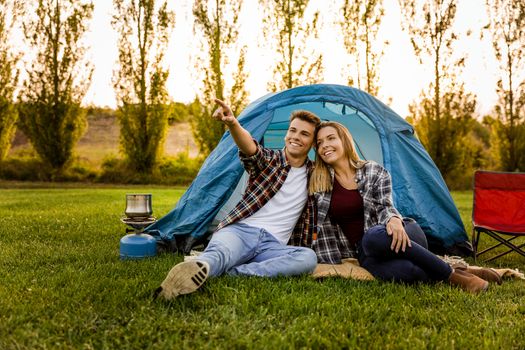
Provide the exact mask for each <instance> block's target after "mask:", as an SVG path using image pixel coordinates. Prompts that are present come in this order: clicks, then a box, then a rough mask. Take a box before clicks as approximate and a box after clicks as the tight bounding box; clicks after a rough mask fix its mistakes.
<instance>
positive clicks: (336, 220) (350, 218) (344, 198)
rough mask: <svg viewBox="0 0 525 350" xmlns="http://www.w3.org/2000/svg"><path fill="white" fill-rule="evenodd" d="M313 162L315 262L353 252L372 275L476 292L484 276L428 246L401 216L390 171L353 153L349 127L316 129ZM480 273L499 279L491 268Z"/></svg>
mask: <svg viewBox="0 0 525 350" xmlns="http://www.w3.org/2000/svg"><path fill="white" fill-rule="evenodd" d="M315 148H316V164H315V169H314V171H313V173H312V177H311V179H310V185H309V190H310V193H312V194H314V195H315V197H316V202H317V209H318V215H317V217H318V230H319V232H318V237H317V240H316V241H315V242H314V243H313V249H314V250H315V252H316V253H317V257H318V261H319V262H320V263H328V264H340V263H341V259H343V258H349V257H357V259H358V261H359V264H360V265H361V266H362V267H364V268H365V269H367V270H368V271H369V272H370V273H371V274H372V275H373V276H374V277H376V278H378V279H382V280H393V281H396V282H405V283H413V282H431V281H449V282H450V283H451V284H454V285H459V286H460V287H462V288H463V289H465V290H467V291H469V292H472V293H477V292H480V291H484V290H486V289H487V287H488V282H487V281H486V280H484V279H482V278H480V277H478V276H475V275H474V274H472V273H471V272H474V271H472V270H471V271H463V270H458V269H456V270H454V269H452V268H451V267H450V266H449V265H448V264H446V263H445V262H443V261H442V260H441V259H440V258H438V257H437V256H436V255H434V254H433V253H432V252H430V251H429V250H428V249H427V241H426V238H425V235H424V233H423V231H422V230H421V228H420V227H419V225H418V224H417V223H416V222H415V221H413V220H411V219H404V220H403V219H402V216H401V215H400V214H399V212H398V211H397V210H396V208H395V207H394V205H393V201H392V186H391V180H390V175H389V174H388V172H387V171H386V170H385V169H384V168H383V167H382V166H381V165H379V164H377V163H375V162H372V161H363V160H361V159H360V158H359V156H358V155H357V152H356V150H355V148H354V143H353V140H352V136H351V135H350V133H349V131H348V130H347V129H346V128H345V127H344V126H343V125H341V124H339V123H337V122H332V121H329V122H323V123H321V124H320V125H319V126H318V127H317V129H316V141H315ZM476 274H478V275H480V274H481V275H482V276H483V277H484V278H485V279H487V280H491V281H496V282H498V283H500V282H501V279H500V276H499V275H498V274H497V273H496V272H495V271H493V270H490V269H483V271H482V272H481V273H478V272H476Z"/></svg>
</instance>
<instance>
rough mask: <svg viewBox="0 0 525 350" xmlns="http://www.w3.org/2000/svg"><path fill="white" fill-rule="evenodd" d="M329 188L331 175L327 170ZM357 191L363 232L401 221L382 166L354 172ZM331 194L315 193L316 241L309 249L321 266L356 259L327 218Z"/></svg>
mask: <svg viewBox="0 0 525 350" xmlns="http://www.w3.org/2000/svg"><path fill="white" fill-rule="evenodd" d="M330 172H331V176H332V184H333V182H334V171H333V170H332V169H330ZM355 179H356V182H357V189H358V190H359V193H360V194H361V197H362V198H363V207H364V208H363V209H364V215H365V217H364V219H365V220H364V232H366V231H368V229H369V228H371V227H372V226H375V225H380V224H382V225H386V223H387V222H388V220H390V218H391V217H393V216H397V217H399V218H402V216H401V215H400V214H399V212H398V211H397V209H396V208H395V207H394V204H393V200H392V181H391V178H390V174H389V173H388V172H387V171H386V169H385V168H383V167H382V166H381V165H379V164H377V163H375V162H372V161H367V162H365V163H364V164H363V165H362V166H361V167H359V168H357V169H356V175H355ZM331 198H332V192H323V193H315V200H316V204H317V210H318V215H317V225H318V230H317V231H318V237H317V240H316V241H315V242H314V243H313V245H312V249H313V250H314V251H315V252H316V254H317V259H318V261H319V262H320V263H328V264H340V263H341V259H345V258H355V257H356V253H355V250H354V247H352V246H351V245H350V243H349V242H348V240H347V239H346V236H345V235H344V233H343V231H342V230H341V228H340V227H339V226H338V225H337V224H333V223H332V222H331V221H330V217H329V216H328V210H329V208H330V200H331Z"/></svg>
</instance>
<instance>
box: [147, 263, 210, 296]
mask: <svg viewBox="0 0 525 350" xmlns="http://www.w3.org/2000/svg"><path fill="white" fill-rule="evenodd" d="M208 270H209V268H208V264H207V263H204V262H201V261H193V260H190V261H185V262H181V263H180V264H177V265H175V266H174V267H173V268H172V269H171V270H170V272H168V275H167V276H166V278H165V279H164V281H163V282H162V283H161V285H160V287H159V288H158V289H157V290H156V291H155V297H157V296H158V295H160V296H162V297H164V298H165V299H166V300H171V299H173V298H176V297H177V296H179V295H183V294H189V293H193V292H195V291H196V290H197V289H199V288H200V287H201V286H202V285H203V284H204V282H205V281H206V279H207V278H208Z"/></svg>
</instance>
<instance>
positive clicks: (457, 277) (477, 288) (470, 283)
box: [448, 269, 489, 294]
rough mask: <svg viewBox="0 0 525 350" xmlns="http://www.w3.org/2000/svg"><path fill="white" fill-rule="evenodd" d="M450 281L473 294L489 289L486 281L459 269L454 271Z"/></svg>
mask: <svg viewBox="0 0 525 350" xmlns="http://www.w3.org/2000/svg"><path fill="white" fill-rule="evenodd" d="M448 281H449V283H450V284H452V285H454V286H458V287H460V288H461V289H463V290H465V291H467V292H469V293H473V294H475V293H479V292H484V291H486V290H487V288H488V287H489V283H488V282H487V281H485V280H484V279H481V278H479V277H478V276H476V275H473V274H471V273H468V272H466V271H463V270H459V269H458V270H453V271H452V273H451V274H450V277H449V278H448Z"/></svg>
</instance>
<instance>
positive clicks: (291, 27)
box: [260, 0, 323, 91]
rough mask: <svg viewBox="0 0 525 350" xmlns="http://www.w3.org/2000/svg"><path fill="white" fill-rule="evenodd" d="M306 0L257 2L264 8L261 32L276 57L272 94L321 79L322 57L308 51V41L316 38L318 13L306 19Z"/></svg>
mask: <svg viewBox="0 0 525 350" xmlns="http://www.w3.org/2000/svg"><path fill="white" fill-rule="evenodd" d="M309 2H310V1H309V0H260V3H261V5H262V6H263V7H264V14H265V15H264V26H263V32H264V36H265V38H266V40H267V42H268V43H270V45H271V48H272V50H275V51H276V53H277V55H278V58H277V64H276V66H275V67H274V70H273V75H274V76H273V81H270V82H269V83H268V88H269V89H270V90H271V91H279V90H284V89H290V88H292V87H294V86H298V85H300V84H314V83H318V82H321V81H322V80H323V55H322V54H315V52H314V51H313V50H308V45H307V42H308V40H309V39H311V38H317V36H318V21H319V12H318V11H317V12H315V13H314V14H313V16H312V19H311V20H310V19H308V20H305V18H304V14H305V10H306V8H307V6H308V3H309Z"/></svg>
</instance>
